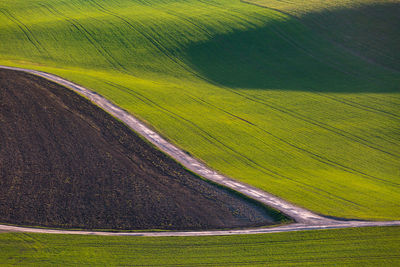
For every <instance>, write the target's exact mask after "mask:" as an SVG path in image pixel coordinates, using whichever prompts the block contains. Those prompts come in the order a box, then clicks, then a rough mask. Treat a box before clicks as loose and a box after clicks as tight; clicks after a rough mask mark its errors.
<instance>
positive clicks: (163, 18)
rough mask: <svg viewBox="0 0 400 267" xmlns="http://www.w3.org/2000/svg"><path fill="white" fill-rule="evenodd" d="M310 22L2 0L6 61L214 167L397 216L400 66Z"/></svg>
mask: <svg viewBox="0 0 400 267" xmlns="http://www.w3.org/2000/svg"><path fill="white" fill-rule="evenodd" d="M270 2H272V1H270ZM319 3H320V2H319ZM366 3H368V4H369V5H370V4H371V3H370V1H368V2H366ZM395 4H398V1H396V2H395ZM346 8H347V7H346ZM352 10H353V12H355V13H357V10H358V9H357V7H355V8H353V9H352ZM376 10H377V12H382V10H381V9H376ZM393 10H396V9H394V8H393V7H392V8H389V9H385V8H383V11H385V12H387V14H389V13H390V12H391V11H393ZM320 11H321V10H320V9H309V10H308V11H307V12H303V13H304V14H303V13H302V14H301V16H302V17H305V16H314V15H315V14H314V13H310V12H320ZM321 12H322V11H321ZM332 12H334V11H332ZM333 14H334V13H333ZM317 17H318V16H317ZM322 17H323V16H322ZM313 18H314V17H313ZM396 23H397V21H396V20H394V21H393V23H392V30H393V32H394V33H393V34H394V36H400V33H399V29H400V27H395V25H396ZM334 25H335V24H334V23H333V25H330V26H329V27H333V26H334ZM318 29H319V28H318ZM318 29H317V28H315V29H314V28H312V27H311V26H309V25H308V24H304V23H302V22H301V21H299V20H298V19H295V18H293V17H292V16H291V15H285V14H283V13H280V12H277V11H273V10H270V9H267V8H261V7H257V6H255V5H251V4H247V3H242V2H240V1H236V0H229V1H228V0H221V1H213V0H204V1H196V0H188V1H173V0H166V1H151V2H148V1H128V0H107V1H103V0H96V1H92V0H91V1H86V0H85V1H84V0H68V1H63V0H44V1H39V0H3V1H1V2H0V64H5V65H13V66H22V67H28V68H34V69H39V70H44V71H48V72H51V73H55V74H58V75H60V76H62V77H65V78H67V79H70V80H72V81H75V82H77V83H79V84H82V85H85V86H87V87H90V88H92V89H93V90H95V91H97V92H99V93H100V94H102V95H104V96H105V97H107V98H109V99H110V100H112V101H114V102H115V103H116V104H118V105H119V106H121V107H123V108H125V109H127V110H128V111H130V112H132V113H134V114H135V115H137V116H138V117H140V118H142V119H143V120H145V121H147V122H148V123H149V124H151V125H152V126H153V127H154V128H156V129H157V130H158V131H160V132H161V133H162V134H163V135H165V136H167V137H168V138H169V139H170V140H172V141H173V142H174V143H176V144H178V145H179V146H180V147H182V148H184V149H185V150H187V151H189V152H190V153H191V154H193V155H195V156H196V157H198V158H200V159H202V160H203V161H205V162H206V163H207V164H208V165H210V166H212V167H213V168H215V169H217V170H219V171H221V172H223V173H225V174H227V175H229V176H231V177H233V178H235V179H238V180H241V181H244V182H246V183H249V184H252V185H254V186H257V187H259V188H261V189H264V190H266V191H268V192H271V193H273V194H275V195H278V196H280V197H283V198H284V199H287V200H289V201H292V202H294V203H296V204H298V205H301V206H304V207H306V208H309V209H312V210H314V211H316V212H320V213H323V214H327V215H333V216H340V217H351V218H354V217H357V218H364V219H399V218H400V205H399V203H400V190H399V189H400V188H399V184H400V179H399V177H400V169H399V166H400V160H399V158H400V135H399V134H400V124H399V121H400V115H399V105H400V95H399V84H400V75H399V72H397V71H396V70H395V69H399V65H400V63H399V62H398V61H397V59H396V58H394V59H393V60H392V61H391V62H390V68H389V67H388V66H382V64H378V63H379V62H378V63H374V62H372V61H371V60H367V59H365V57H361V56H356V55H355V53H354V51H353V50H352V51H349V50H348V49H347V48H346V47H342V46H340V45H336V44H334V43H333V41H332V40H330V39H329V38H326V36H325V35H324V34H320V33H319V32H320V31H319V30H318ZM390 38H391V37H390ZM393 38H394V37H393ZM382 47H385V45H383V46H382ZM391 49H393V47H392V45H389V46H388V48H387V47H386V50H385V51H386V52H385V53H384V54H385V55H384V56H379V53H377V54H375V58H379V59H381V60H383V59H384V58H385V56H386V55H393V54H396V53H394V52H393V51H391ZM367 50H368V49H367ZM368 51H369V50H368ZM387 51H389V52H387ZM390 51H391V52H390Z"/></svg>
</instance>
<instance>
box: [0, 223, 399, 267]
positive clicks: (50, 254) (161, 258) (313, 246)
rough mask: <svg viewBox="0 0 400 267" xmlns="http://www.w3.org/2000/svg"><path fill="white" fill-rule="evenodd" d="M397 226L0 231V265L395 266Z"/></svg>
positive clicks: (397, 255)
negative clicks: (186, 233) (173, 232)
mask: <svg viewBox="0 0 400 267" xmlns="http://www.w3.org/2000/svg"><path fill="white" fill-rule="evenodd" d="M399 242H400V228H399V227H385V228H359V229H341V230H328V231H326V230H323V231H306V232H293V233H279V234H266V235H265V234H264V235H243V236H215V237H214V236H213V237H164V238H158V237H157V238H156V237H151V238H143V237H101V236H75V235H46V234H21V233H9V234H0V250H1V252H2V253H0V263H1V265H5V266H7V265H23V266H27V265H35V266H38V265H40V266H47V265H59V266H70V265H74V266H77V265H79V266H82V265H84V266H88V265H90V266H93V265H103V266H104V265H107V266H114V265H119V266H128V265H129V266H178V265H179V266H181V265H183V266H206V265H207V266H208V265H210V266H277V265H279V266H292V265H296V266H298V265H307V266H309V265H313V266H327V265H329V266H330V265H335V266H343V265H349V266H397V265H399V264H400V250H399V246H398V244H399Z"/></svg>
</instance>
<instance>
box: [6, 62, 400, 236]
mask: <svg viewBox="0 0 400 267" xmlns="http://www.w3.org/2000/svg"><path fill="white" fill-rule="evenodd" d="M0 68H2V69H9V70H15V71H23V72H27V73H31V74H34V75H37V76H40V77H43V78H45V79H48V80H50V81H53V82H56V83H58V84H60V85H63V86H65V87H67V88H69V89H71V90H73V91H75V92H77V93H79V94H80V95H83V96H85V97H86V98H88V99H90V100H91V101H92V102H93V103H95V104H96V105H98V106H99V107H101V108H103V109H104V110H106V111H107V112H108V113H110V114H111V115H113V116H114V117H116V118H118V119H119V120H121V121H122V122H124V123H125V124H126V125H127V126H129V127H130V128H131V129H132V130H134V131H135V132H137V133H138V134H140V135H142V136H143V137H144V138H146V139H147V140H148V141H149V142H151V143H152V144H153V145H155V146H156V147H157V148H158V149H160V150H161V151H163V152H164V153H166V154H168V155H169V156H171V157H172V158H174V159H175V160H176V161H178V162H179V163H181V164H182V165H183V166H185V167H186V168H187V169H189V170H191V171H192V172H194V173H196V174H198V175H200V176H202V177H204V178H206V179H208V180H210V181H213V182H215V183H217V184H220V185H223V186H225V187H229V188H231V189H233V190H235V191H238V192H240V193H242V194H244V195H246V196H248V197H250V198H252V199H254V200H257V201H258V202H261V203H263V204H265V205H267V206H270V207H273V208H275V209H277V210H279V211H281V212H282V213H284V214H286V215H287V216H289V217H291V218H292V219H294V220H295V221H296V223H294V224H291V225H285V226H279V227H273V228H271V227H267V228H258V229H246V230H223V231H196V232H187V231H186V232H146V233H145V232H140V233H138V232H130V233H129V232H126V233H115V232H91V231H68V230H51V229H39V228H24V227H16V226H7V225H0V230H5V231H23V232H35V233H56V234H60V233H64V234H96V235H136V236H190V235H195V236H200V235H230V234H258V233H274V232H288V231H300V230H312V229H326V228H344V227H362V226H387V225H400V221H390V222H373V221H371V222H367V221H346V220H337V219H331V218H327V217H324V216H321V215H318V214H315V213H313V212H311V211H309V210H307V209H304V208H301V207H298V206H296V205H293V204H291V203H289V202H287V201H285V200H283V199H280V198H278V197H276V196H274V195H271V194H269V193H267V192H265V191H262V190H260V189H257V188H255V187H252V186H250V185H247V184H245V183H242V182H238V181H235V180H233V179H231V178H229V177H226V176H224V175H221V174H219V173H217V172H216V171H214V170H212V169H211V168H209V167H207V166H206V165H205V164H203V163H201V162H200V161H198V160H196V159H195V158H193V157H191V156H190V155H188V154H187V153H185V152H184V151H182V150H181V149H179V148H178V147H176V146H175V145H173V144H171V143H169V142H168V141H167V140H165V139H164V138H162V137H161V136H160V135H159V134H158V133H156V132H155V131H153V130H151V129H150V128H149V127H148V126H146V125H145V124H144V123H143V122H141V121H140V120H138V119H137V118H136V117H134V116H133V115H132V114H130V113H128V112H127V111H125V110H123V109H122V108H120V107H118V106H116V105H114V104H113V103H111V102H110V101H108V100H107V99H105V98H104V97H102V96H100V95H99V94H97V93H95V92H93V91H91V90H89V89H87V88H84V87H82V86H80V85H77V84H74V83H72V82H70V81H67V80H65V79H63V78H61V77H58V76H56V75H53V74H49V73H45V72H41V71H36V70H30V69H23V68H15V67H7V66H2V65H0Z"/></svg>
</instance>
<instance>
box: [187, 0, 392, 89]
mask: <svg viewBox="0 0 400 267" xmlns="http://www.w3.org/2000/svg"><path fill="white" fill-rule="evenodd" d="M397 14H400V3H392V4H376V5H368V6H362V7H359V8H357V9H336V10H329V11H325V12H320V13H312V14H308V15H307V16H304V17H302V18H301V19H300V20H299V19H295V18H291V19H288V20H286V21H284V22H271V23H267V24H266V25H265V26H264V27H262V28H255V29H252V30H248V31H236V32H233V33H230V34H227V35H218V36H215V37H214V38H213V39H211V40H209V41H207V42H203V43H196V44H194V45H192V46H190V47H189V48H188V49H187V50H186V51H185V57H186V58H185V60H186V61H187V62H188V64H189V65H190V66H191V67H192V68H193V69H195V70H196V71H197V72H199V73H200V74H201V75H202V76H203V77H205V78H206V79H208V80H211V81H213V82H215V83H217V84H220V85H223V86H228V87H231V88H251V89H279V90H301V91H309V90H312V91H320V92H355V93H356V92H394V91H398V89H399V88H398V86H397V85H396V84H398V82H399V79H400V78H399V72H398V70H400V55H399V54H398V47H400V25H399V24H400V22H399V21H400V20H399V19H398V18H397ZM396 81H397V82H396Z"/></svg>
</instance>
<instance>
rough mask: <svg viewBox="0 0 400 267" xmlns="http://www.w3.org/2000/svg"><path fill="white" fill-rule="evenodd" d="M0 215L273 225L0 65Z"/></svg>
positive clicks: (57, 91) (79, 104)
mask: <svg viewBox="0 0 400 267" xmlns="http://www.w3.org/2000/svg"><path fill="white" fill-rule="evenodd" d="M0 222H1V223H11V224H22V225H40V226H49V227H63V228H86V229H215V228H232V227H247V226H259V225H267V224H272V223H273V219H272V218H271V217H270V215H268V214H267V211H266V209H265V208H263V207H260V206H258V205H256V204H254V203H252V202H250V201H247V200H245V199H243V198H241V197H240V196H238V195H236V194H233V193H231V192H229V191H227V190H225V189H221V188H219V187H216V186H214V185H211V184H209V183H208V182H205V181H203V180H201V179H199V178H198V177H196V176H194V175H193V174H191V173H190V172H188V171H186V170H185V169H183V168H182V167H181V166H180V165H179V164H177V163H176V162H175V161H174V160H172V159H170V158H169V157H167V156H166V155H164V154H163V153H161V152H160V151H158V150H156V149H155V148H153V147H152V146H151V145H149V144H148V143H147V142H145V141H143V140H142V139H141V138H140V137H138V136H137V134H135V133H134V132H132V131H131V130H130V129H128V128H127V127H126V126H125V125H124V124H123V123H121V122H119V121H118V120H116V119H114V118H113V117H111V116H110V115H109V114H107V113H106V112H104V111H103V110H102V109H100V108H98V107H97V106H95V105H93V104H92V103H91V102H90V101H88V100H86V99H84V98H82V97H81V96H79V95H78V94H76V93H74V92H72V91H70V90H68V89H66V88H64V87H62V86H60V85H57V84H55V83H53V82H50V81H47V80H45V79H43V78H39V77H36V76H33V75H30V74H25V73H20V72H14V71H9V70H0Z"/></svg>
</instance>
